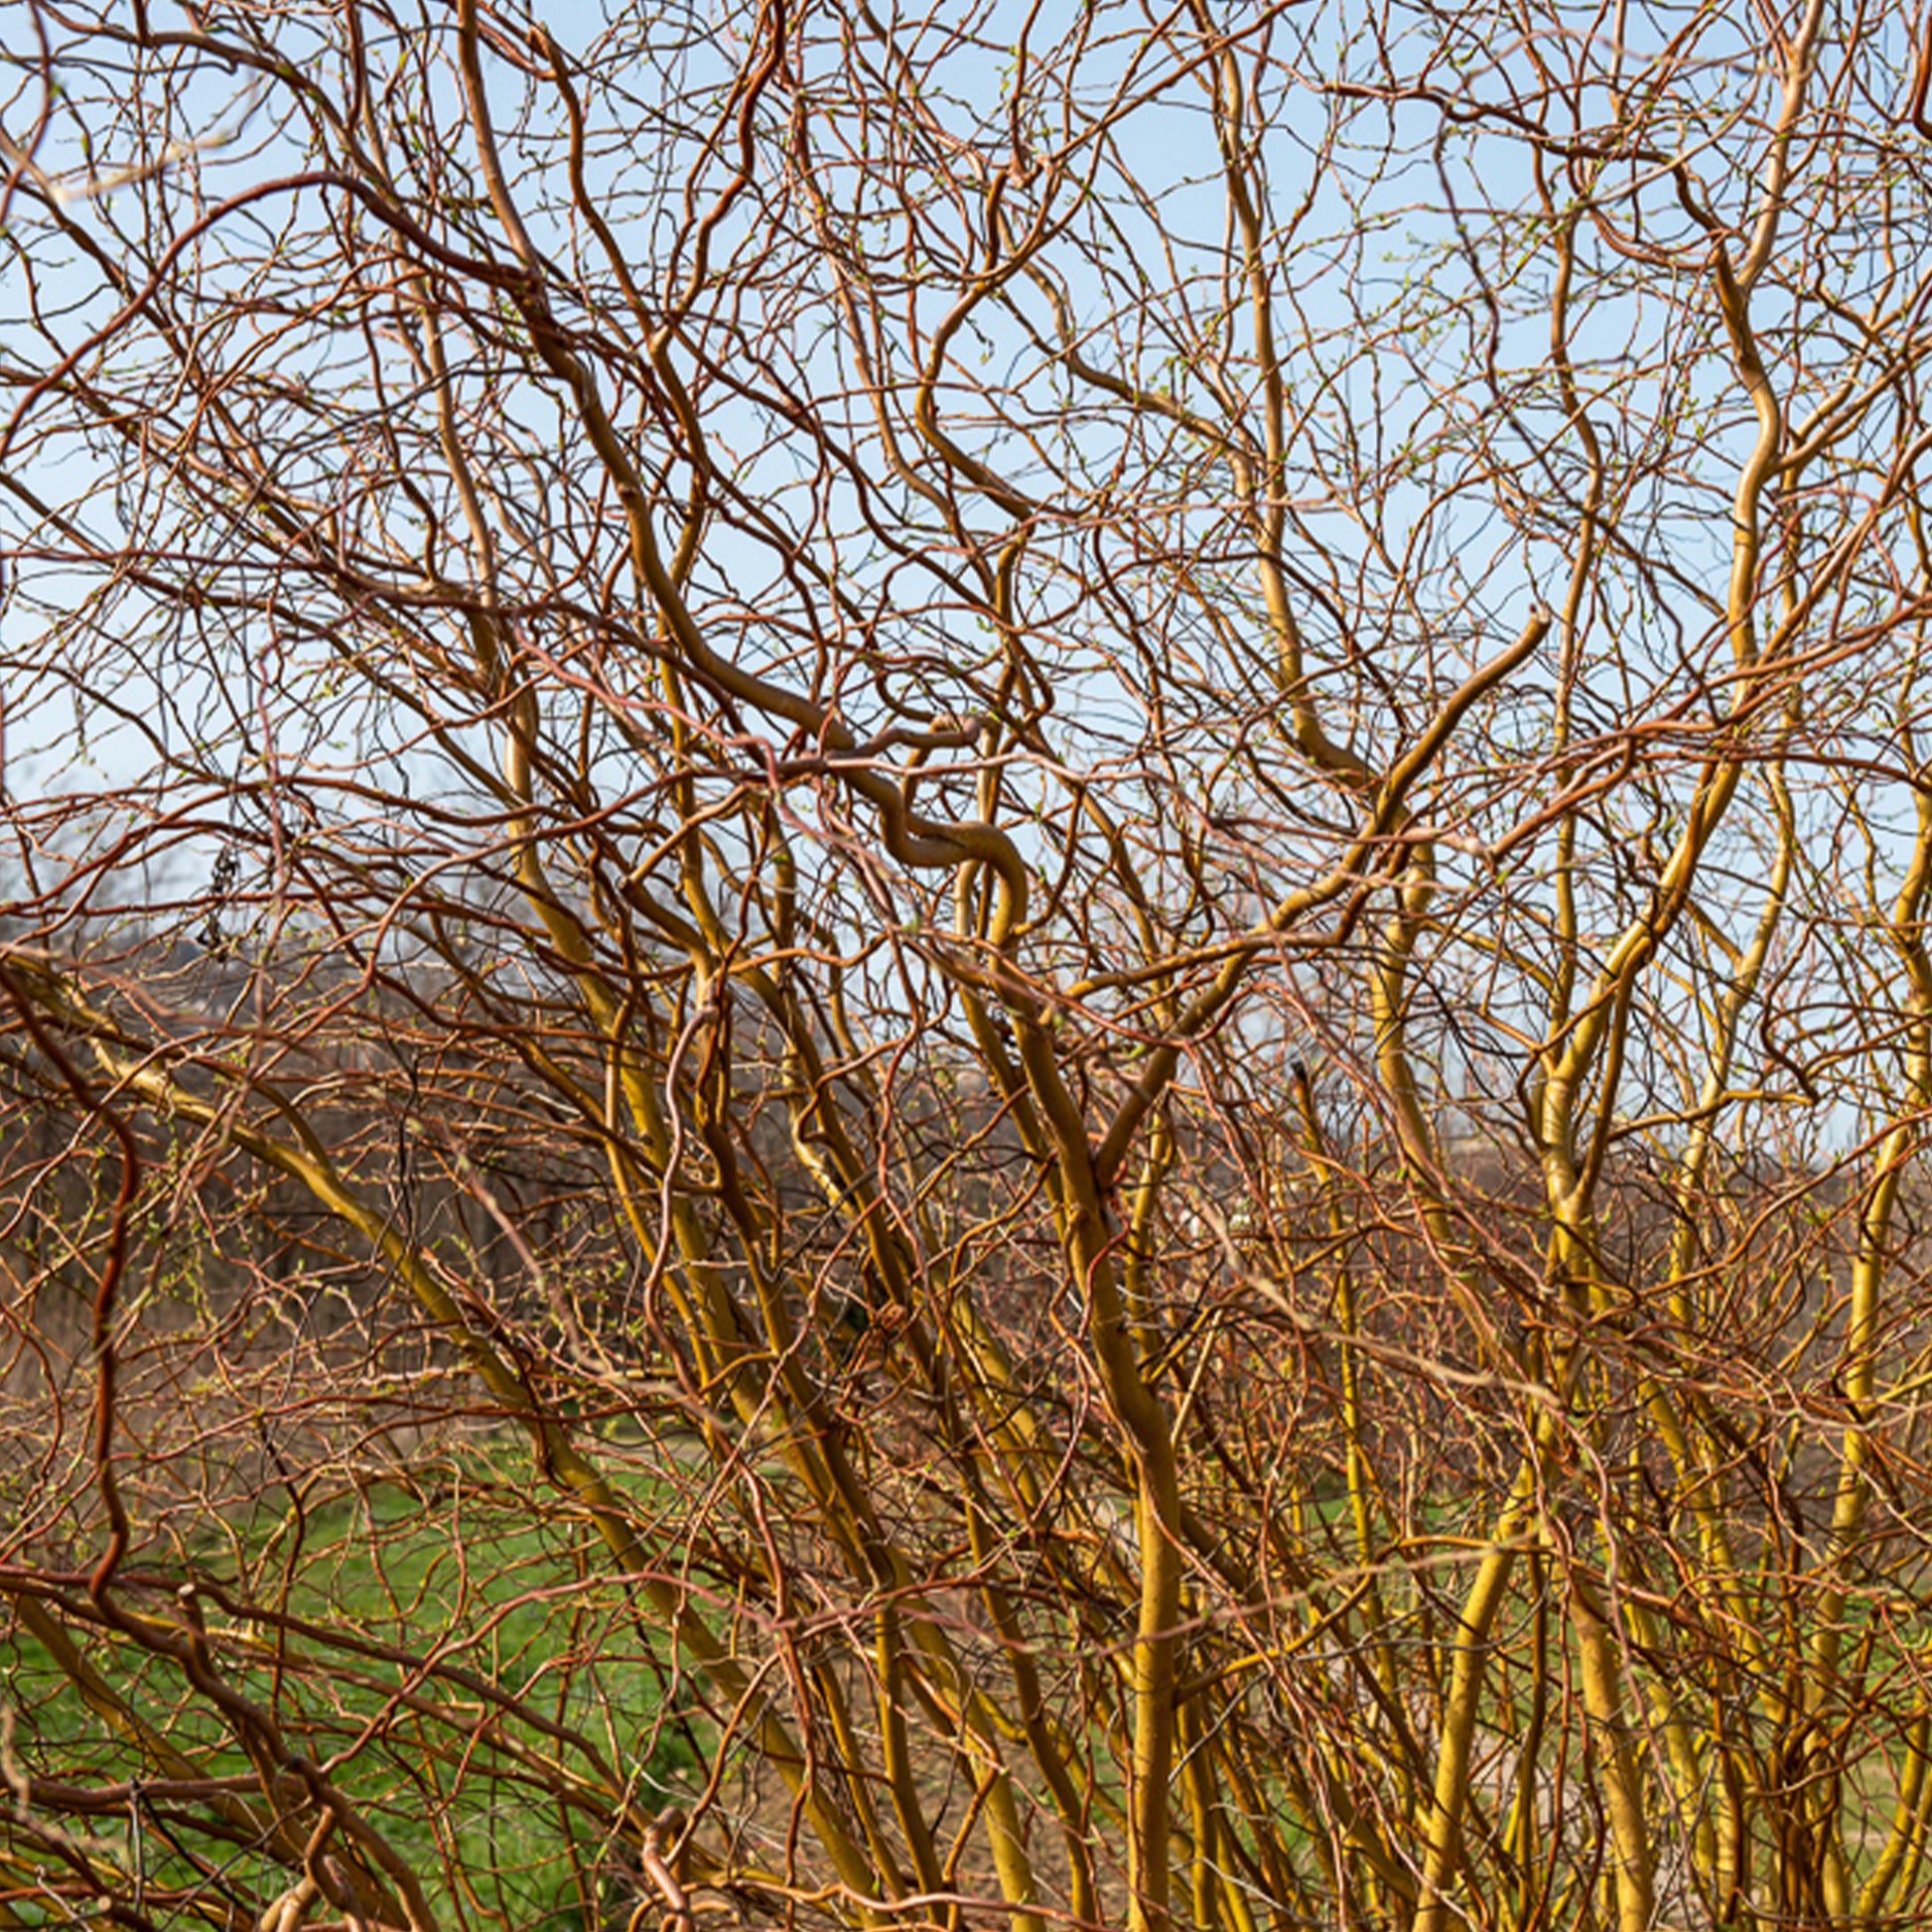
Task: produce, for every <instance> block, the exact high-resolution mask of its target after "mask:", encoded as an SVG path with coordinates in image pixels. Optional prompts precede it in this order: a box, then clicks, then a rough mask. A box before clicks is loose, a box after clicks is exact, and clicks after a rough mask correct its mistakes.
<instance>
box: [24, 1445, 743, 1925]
mask: <svg viewBox="0 0 1932 1932" xmlns="http://www.w3.org/2000/svg"><path fill="white" fill-rule="evenodd" d="M633 1493H634V1494H635V1495H636V1498H637V1500H638V1501H639V1503H640V1505H642V1507H643V1508H644V1509H645V1510H646V1511H648V1510H649V1509H650V1508H651V1506H652V1504H653V1502H654V1501H655V1500H656V1499H655V1498H653V1496H652V1495H651V1493H650V1486H649V1484H648V1482H647V1481H645V1480H644V1479H643V1478H638V1479H637V1481H636V1483H635V1485H634V1488H633ZM275 1500H276V1506H273V1507H271V1506H267V1505H262V1506H257V1507H256V1508H254V1509H252V1510H251V1511H249V1512H248V1513H246V1514H244V1515H239V1516H235V1517H230V1518H220V1519H217V1520H214V1521H211V1522H210V1521H206V1520H205V1521H203V1522H201V1523H199V1524H196V1525H194V1526H192V1527H191V1528H190V1529H189V1530H187V1531H186V1532H185V1533H181V1534H178V1535H177V1536H176V1538H175V1553H174V1554H173V1556H172V1557H171V1556H170V1554H169V1552H168V1542H167V1539H166V1537H165V1536H164V1538H163V1539H161V1540H159V1541H157V1542H156V1543H155V1544H152V1545H151V1546H150V1547H149V1548H148V1549H146V1550H144V1551H141V1552H139V1553H137V1556H136V1557H135V1558H134V1559H132V1560H131V1562H130V1565H129V1570H128V1577H129V1579H130V1580H132V1579H133V1578H135V1577H138V1576H139V1575H140V1574H141V1572H142V1570H143V1567H144V1566H145V1567H147V1574H148V1575H150V1576H153V1575H155V1574H156V1573H158V1572H165V1574H166V1575H167V1577H168V1580H169V1583H170V1585H171V1586H172V1585H173V1584H175V1583H178V1582H179V1581H180V1579H181V1578H183V1577H184V1576H187V1575H194V1576H195V1577H197V1578H198V1579H201V1580H204V1581H205V1582H206V1583H207V1585H208V1586H209V1587H211V1588H213V1589H215V1590H218V1591H220V1592H222V1593H224V1594H226V1595H227V1596H228V1597H229V1598H230V1600H232V1601H233V1602H235V1603H236V1604H238V1605H240V1604H245V1605H247V1606H249V1607H250V1608H251V1609H253V1610H255V1611H258V1612H260V1614H258V1615H253V1616H249V1617H241V1616H236V1615H232V1614H230V1613H228V1612H227V1611H225V1610H223V1609H221V1608H220V1607H219V1606H218V1605H217V1603H216V1602H215V1601H214V1600H213V1598H212V1597H209V1598H205V1599H204V1609H203V1614H204V1617H205V1621H206V1625H207V1634H208V1640H209V1649H210V1652H211V1655H212V1658H213V1661H214V1664H215V1667H216V1669H217V1671H218V1673H219V1675H220V1677H221V1679H222V1681H223V1682H224V1683H225V1684H226V1685H227V1686H228V1687H229V1688H230V1689H232V1690H233V1691H234V1692H236V1693H238V1694H240V1695H241V1696H242V1697H244V1698H246V1699H247V1700H249V1701H250V1703H251V1704H253V1705H254V1706H256V1707H257V1708H259V1709H260V1710H261V1711H263V1712H265V1713H268V1714H270V1715H271V1716H272V1718H273V1720H274V1723H275V1725H277V1726H278V1727H279V1729H280V1731H281V1734H282V1737H283V1739H284V1741H285V1744H286V1747H287V1748H288V1750H290V1751H291V1752H296V1753H300V1754H301V1755H302V1756H303V1757H306V1758H307V1759H309V1760H310V1761H311V1762H312V1763H314V1764H317V1765H319V1766H321V1767H323V1769H324V1770H325V1771H326V1772H327V1774H328V1776H329V1777H330V1778H331V1780H332V1781H333V1782H334V1784H335V1785H336V1786H337V1787H338V1788H339V1789H340V1790H341V1791H342V1792H344V1793H345V1795H346V1796H347V1797H348V1798H349V1799H350V1800H351V1802H352V1803H353V1804H354V1805H355V1806H356V1807H357V1809H358V1811H359V1812H360V1814H361V1815H362V1816H363V1817H364V1818H365V1819H366V1820H367V1821H368V1822H369V1823H370V1824H371V1825H373V1826H375V1828H376V1829H377V1830H378V1831H380V1833H381V1834H382V1836H383V1838H384V1839H385V1840H386V1841H387V1842H388V1844H389V1845H390V1846H391V1847H392V1848H393V1849H394V1851H395V1852H396V1853H398V1854H399V1855H400V1856H401V1857H402V1858H403V1859H404V1860H405V1861H406V1862H407V1863H408V1864H409V1865H410V1866H411V1868H412V1869H413V1870H414V1871H415V1872H416V1873H417V1875H418V1877H419V1878H420V1879H421V1881H422V1882H423V1884H424V1887H425V1890H426V1891H427V1893H428V1895H429V1899H430V1902H431V1904H432V1906H433V1908H434V1909H435V1910H436V1912H437V1914H438V1916H439V1918H440V1919H441V1920H442V1921H443V1922H444V1923H445V1924H498V1925H504V1926H510V1925H515V1926H540V1925H547V1926H555V1927H559V1928H562V1927H578V1926H583V1925H585V1924H587V1923H590V1922H592V1921H593V1920H594V1919H595V1918H596V1917H597V1915H598V1914H597V1908H596V1904H595V1891H594V1883H595V1876H594V1874H595V1873H596V1872H597V1870H598V1869H599V1868H600V1867H602V1866H606V1865H608V1864H609V1863H611V1862H612V1856H611V1855H612V1853H613V1851H614V1849H615V1848H613V1847H612V1846H611V1845H610V1844H609V1843H608V1841H607V1838H606V1836H605V1831H606V1821H607V1820H608V1819H609V1817H610V1815H611V1813H612V1810H613V1802H612V1797H613V1790H614V1788H615V1789H618V1790H623V1791H626V1792H627V1795H628V1797H629V1798H630V1800H631V1802H632V1803H633V1804H634V1806H635V1807H636V1809H637V1810H638V1811H639V1812H641V1813H644V1814H649V1813H653V1812H655V1811H657V1810H658V1809H660V1808H661V1807H662V1806H663V1805H665V1804H666V1803H668V1802H671V1801H672V1800H673V1799H674V1798H675V1797H678V1796H680V1795H682V1794H683V1793H684V1792H685V1791H688V1789H689V1788H690V1787H689V1783H688V1774H689V1773H691V1772H692V1771H693V1770H694V1768H695V1767H696V1765H697V1764H698V1763H699V1762H700V1751H701V1750H702V1749H703V1748H704V1745H705V1737H704V1735H702V1734H701V1733H700V1731H699V1730H698V1729H697V1728H696V1727H695V1726H694V1725H692V1724H691V1723H690V1722H689V1721H687V1720H685V1719H684V1718H682V1717H681V1716H676V1715H671V1713H672V1711H673V1707H674V1706H675V1704H676V1703H677V1701H678V1700H677V1699H676V1698H675V1697H674V1696H669V1695H667V1687H668V1686H669V1685H670V1684H671V1680H670V1678H669V1676H668V1672H667V1664H668V1655H667V1650H666V1647H665V1645H664V1644H663V1642H662V1640H661V1637H660V1636H659V1634H658V1633H657V1632H656V1630H655V1629H654V1628H653V1627H652V1626H651V1625H650V1624H649V1622H648V1621H647V1620H645V1619H640V1618H639V1617H638V1616H636V1615H635V1613H634V1611H633V1607H632V1605H631V1604H630V1602H629V1601H628V1600H627V1598H626V1595H625V1592H624V1590H623V1589H622V1587H621V1585H619V1584H618V1583H616V1582H615V1581H613V1580H612V1579H611V1578H610V1577H609V1575H608V1564H607V1562H606V1560H605V1559H604V1558H603V1556H602V1553H601V1550H600V1549H599V1548H597V1547H594V1545H595V1540H594V1538H592V1537H591V1535H590V1534H589V1532H588V1531H587V1529H586V1526H585V1525H584V1523H583V1520H582V1518H581V1517H580V1516H572V1515H569V1514H567V1513H565V1512H563V1511H561V1510H558V1509H554V1508H553V1507H552V1506H551V1504H550V1502H549V1500H548V1498H547V1496H545V1495H543V1494H541V1493H539V1492H538V1491H537V1488H536V1485H535V1484H534V1483H533V1481H532V1478H531V1475H530V1472H529V1468H528V1461H527V1456H525V1455H521V1454H519V1453H517V1452H516V1451H514V1450H512V1449H507V1448H506V1449H502V1450H501V1451H497V1450H495V1449H491V1448H483V1449H467V1450H465V1451H463V1452H462V1453H460V1454H454V1455H450V1454H445V1455H441V1456H439V1457H437V1458H436V1462H435V1466H434V1467H433V1468H432V1467H424V1468H419V1469H417V1470H414V1471H412V1472H411V1473H410V1474H409V1475H408V1476H407V1477H406V1478H398V1479H383V1480H376V1481H370V1482H367V1483H365V1484H361V1485H358V1486H353V1487H346V1486H344V1485H340V1484H337V1485H334V1486H325V1485H324V1484H322V1483H317V1484H315V1485H311V1486H310V1487H309V1489H308V1491H307V1493H303V1491H302V1489H301V1487H300V1486H298V1487H297V1488H296V1489H294V1490H293V1491H291V1490H282V1491H279V1492H276V1499H275ZM120 1600H122V1601H123V1602H124V1603H125V1604H126V1605H127V1606H128V1607H129V1608H130V1609H135V1610H138V1611H141V1612H144V1613H147V1614H151V1615H157V1616H162V1617H166V1618H168V1619H170V1620H178V1619H179V1616H180V1611H179V1609H178V1607H177V1605H176V1602H175V1601H174V1600H172V1589H171V1588H169V1589H162V1588H150V1589H140V1588H137V1587H124V1589H123V1591H122V1592H121V1596H120ZM72 1634H73V1635H74V1637H75V1639H76V1641H78V1642H79V1644H80V1648H81V1651H82V1654H83V1656H84V1660H85V1665H86V1666H87V1667H89V1668H90V1669H91V1671H92V1672H93V1673H95V1674H97V1679H98V1690H99V1691H104V1693H105V1698H102V1697H101V1696H100V1695H98V1692H97V1694H96V1696H95V1697H94V1698H93V1699H91V1700H90V1699H89V1698H88V1697H87V1696H85V1695H83V1693H82V1690H81V1688H80V1687H79V1686H78V1685H77V1684H76V1683H75V1681H74V1679H73V1677H72V1675H70V1674H69V1671H68V1670H66V1669H64V1668H62V1666H61V1663H60V1662H59V1660H58V1659H57V1658H56V1656H55V1655H53V1654H52V1653H51V1652H50V1651H49V1649H48V1648H47V1647H46V1646H45V1645H44V1644H42V1643H41V1642H39V1641H37V1640H36V1638H35V1637H34V1636H33V1635H32V1634H31V1633H29V1632H28V1631H26V1630H25V1629H24V1628H21V1627H19V1626H16V1627H15V1628H14V1629H13V1631H12V1632H11V1633H10V1634H8V1635H6V1636H0V1673H4V1677H5V1691H4V1697H5V1702H6V1703H7V1705H9V1706H10V1707H11V1709H12V1711H13V1713H14V1725H15V1732H14V1742H13V1750H14V1754H15V1757H16V1759H17V1760H18V1762H19V1764H20V1765H21V1767H22V1768H23V1769H25V1770H27V1771H29V1772H31V1773H32V1774H34V1775H37V1776H41V1777H46V1778H51V1779H59V1780H62V1781H65V1782H69V1783H75V1784H99V1783H107V1782H117V1781H121V1780H126V1779H129V1778H139V1779H143V1780H147V1781H152V1780H154V1779H156V1778H159V1777H163V1776H167V1777H172V1778H177V1779H179V1778H180V1777H182V1776H183V1775H184V1774H185V1767H186V1766H192V1768H193V1771H194V1773H195V1774H196V1775H198V1776H201V1777H205V1778H229V1779H241V1778H245V1777H246V1776H247V1775H248V1773H249V1771H250V1764H249V1760H248V1758H247V1756H246V1754H245V1752H244V1751H243V1749H242V1747H241V1744H240V1742H239V1739H238V1736H237V1734H236V1731H235V1729H234V1728H233V1726H232V1725H228V1724H227V1723H225V1722H223V1721H222V1720H221V1718H220V1717H219V1715H218V1714H217V1713H216V1712H215V1711H214V1710H213V1708H212V1707H211V1705H210V1704H209V1703H208V1701H207V1699H205V1698H202V1697H199V1696H197V1695H195V1694H194V1693H193V1692H192V1690H191V1689H190V1687H188V1686H187V1685H186V1683H185V1682H184V1677H183V1673H182V1671H181V1669H180V1667H179V1666H178V1665H177V1664H176V1663H174V1662H173V1661H172V1660H170V1659H167V1658H161V1657H156V1656H154V1655H152V1654H151V1653H148V1652H144V1651H142V1650H139V1649H138V1648H136V1647H135V1646H134V1645H132V1644H127V1643H119V1642H110V1641H109V1640H107V1639H105V1638H104V1637H102V1636H100V1635H98V1634H93V1633H86V1632H82V1631H80V1630H79V1629H77V1628H74V1629H73V1630H72ZM157 1740H159V1741H157ZM170 1756H172V1757H173V1762H172V1763H171V1762H169V1761H168V1760H169V1758H170ZM237 1795H239V1796H241V1797H243V1798H244V1799H245V1800H246V1802H248V1803H249V1804H250V1806H251V1807H252V1808H253V1810H254V1811H255V1813H256V1814H257V1817H258V1819H259V1820H261V1821H262V1822H266V1820H267V1813H266V1808H265V1807H264V1806H263V1804H262V1801H261V1797H260V1791H259V1788H258V1787H257V1788H256V1789H254V1790H253V1791H246V1790H239V1789H238V1792H237ZM312 1823H313V1814H311V1816H310V1818H309V1819H308V1820H305V1821H304V1824H303V1826H302V1828H301V1829H302V1830H303V1831H305V1832H306V1830H307V1829H308V1827H309V1825H310V1824H312ZM95 1836H96V1838H97V1839H99V1840H101V1841H105V1842H107V1843H109V1844H111V1845H112V1846H113V1848H114V1853H113V1861H112V1862H113V1863H118V1864H120V1865H121V1867H122V1868H123V1870H124V1871H125V1872H126V1873H127V1875H128V1879H129V1882H130V1884H132V1883H133V1881H134V1879H135V1876H136V1874H137V1872H138V1875H139V1879H140V1883H141V1885H142V1887H143V1889H144V1890H145V1891H147V1892H148V1893H149V1894H150V1895H151V1899H152V1903H151V1907H150V1909H151V1913H152V1915H154V1916H156V1917H157V1918H159V1919H160V1920H161V1921H162V1922H168V1921H170V1920H173V1921H174V1922H179V1923H183V1924H188V1923H218V1922H220V1921H221V1909H220V1904H219V1894H220V1893H221V1892H222V1891H223V1890H228V1889H230V1888H233V1889H239V1890H242V1891H244V1892H249V1893H252V1894H253V1896H254V1897H255V1898H257V1899H260V1898H273V1897H274V1896H276V1895H277V1894H278V1893H279V1892H280V1891H281V1890H282V1889H283V1888H284V1887H285V1886H286V1885H287V1884H288V1883H289V1882H290V1878H289V1875H288V1873H287V1871H286V1868H282V1869H278V1868H277V1867H276V1863H275V1862H274V1861H273V1860H272V1859H271V1858H270V1857H269V1856H268V1855H267V1854H266V1853H265V1852H264V1851H263V1850H262V1849H261V1848H260V1845H259V1843H258V1842H257V1843H250V1842H249V1835H248V1834H247V1833H246V1832H245V1831H235V1830H232V1829H231V1830H230V1831H229V1832H228V1833H227V1834H226V1835H225V1836H224V1835H223V1834H222V1833H220V1832H219V1831H218V1830H216V1829H211V1828H210V1825H209V1812H208V1808H207V1805H206V1804H197V1805H180V1804H172V1803H170V1802H167V1801H154V1802H153V1803H151V1804H149V1805H147V1806H144V1807H143V1818H142V1821H141V1829H140V1831H139V1833H138V1835H137V1834H136V1832H135V1831H134V1830H133V1828H132V1824H131V1821H124V1820H117V1819H102V1820H101V1821H100V1822H99V1824H98V1826H97V1828H96V1832H95ZM13 1863H14V1870H13V1873H12V1874H11V1876H12V1878H13V1881H14V1882H16V1883H18V1882H19V1880H20V1877H21V1876H22V1875H23V1873H24V1872H25V1871H26V1870H27V1869H29V1868H31V1867H33V1866H34V1858H33V1856H32V1855H31V1854H30V1855H28V1865H27V1866H22V1865H21V1864H20V1863H18V1861H17V1860H16V1861H14V1862H13ZM41 1863H42V1865H45V1864H46V1861H45V1860H44V1859H43V1860H42V1861H41ZM52 1875H56V1874H53V1873H52V1872H50V1876H52ZM164 1898H167V1899H170V1903H169V1905H168V1907H167V1909H165V1910H162V1909H158V1907H159V1906H160V1901H161V1900H163V1899H164ZM23 1909H24V1911H25V1914H26V1915H25V1916H24V1917H23V1916H21V1915H20V1914H21V1912H22V1910H23ZM14 1916H15V1922H18V1923H22V1924H40V1923H54V1922H56V1921H57V1919H60V1920H65V1918H66V1916H67V1915H66V1914H65V1913H63V1912H58V1911H53V1910H50V1912H49V1913H48V1914H47V1915H45V1916H36V1915H35V1908H34V1907H33V1906H32V1905H27V1906H25V1907H21V1906H17V1907H16V1908H15V1915H14ZM6 1922H7V1920H6V1918H5V1917H4V1916H0V1924H5V1923H6Z"/></svg>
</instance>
